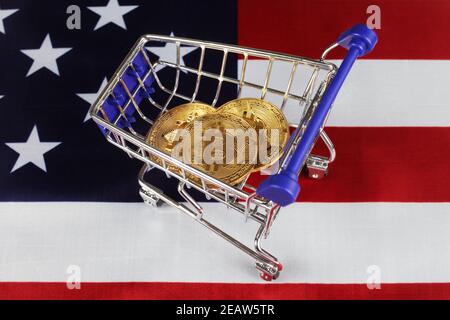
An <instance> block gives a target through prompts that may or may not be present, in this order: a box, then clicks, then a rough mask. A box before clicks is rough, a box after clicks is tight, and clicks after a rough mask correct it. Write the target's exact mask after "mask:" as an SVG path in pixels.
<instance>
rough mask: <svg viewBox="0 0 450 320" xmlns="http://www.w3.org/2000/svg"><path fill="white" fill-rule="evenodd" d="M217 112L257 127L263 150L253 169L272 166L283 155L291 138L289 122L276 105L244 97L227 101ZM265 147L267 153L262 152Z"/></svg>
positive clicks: (259, 145) (260, 146)
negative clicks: (236, 117)
mask: <svg viewBox="0 0 450 320" xmlns="http://www.w3.org/2000/svg"><path fill="white" fill-rule="evenodd" d="M217 112H218V113H230V114H234V115H236V116H238V117H241V118H242V119H244V120H245V121H247V122H248V123H249V124H250V125H251V126H252V127H253V128H255V129H256V132H257V133H258V147H259V149H261V150H259V157H258V162H257V164H256V165H255V167H254V169H253V171H258V170H261V169H264V168H267V167H270V166H271V165H272V164H274V163H275V162H276V161H277V160H278V159H279V158H280V157H281V155H282V152H283V149H284V147H285V145H286V143H287V141H288V138H289V123H288V122H287V120H286V117H285V116H284V114H283V112H282V111H281V110H280V109H278V108H277V107H276V106H274V105H273V104H271V103H269V102H267V101H264V100H261V99H256V98H243V99H236V100H232V101H229V102H227V103H225V104H224V105H222V106H221V107H220V108H219V109H218V110H217ZM261 129H266V131H265V130H261ZM275 135H276V136H275ZM276 138H278V140H277V139H276ZM263 148H264V149H266V152H265V153H266V154H263V153H262V149H263Z"/></svg>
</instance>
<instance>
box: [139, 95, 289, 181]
mask: <svg viewBox="0 0 450 320" xmlns="http://www.w3.org/2000/svg"><path fill="white" fill-rule="evenodd" d="M288 138H289V125H288V122H287V120H286V118H285V116H284V114H283V113H282V112H281V110H280V109H278V108H277V107H276V106H274V105H273V104H271V103H269V102H267V101H264V100H261V99H255V98H243V99H236V100H232V101H229V102H227V103H225V104H224V105H222V106H220V107H219V108H218V109H215V108H213V107H211V106H209V105H206V104H202V103H187V104H183V105H180V106H177V107H175V108H173V109H171V110H169V111H167V112H165V113H164V114H162V115H161V116H160V117H159V118H158V120H157V121H155V123H154V125H153V127H152V128H151V130H150V132H149V134H148V137H147V142H148V144H149V145H151V146H153V147H155V148H156V149H158V150H160V151H162V152H164V153H166V154H168V155H170V156H171V157H173V158H176V159H178V160H181V161H183V162H184V163H186V164H188V165H190V166H192V167H194V168H196V169H198V170H200V171H202V172H204V173H206V174H208V175H210V176H212V177H214V178H216V179H218V180H220V181H222V182H224V183H226V184H229V185H233V186H235V185H238V184H239V183H241V182H242V181H244V180H246V178H247V177H248V176H249V174H250V173H251V172H255V171H259V170H261V169H264V168H267V167H269V166H271V165H273V164H274V163H275V162H276V161H277V160H278V159H279V157H280V156H281V154H282V151H283V149H284V147H285V145H286V143H287V141H288ZM150 159H151V160H152V161H154V162H156V163H158V164H160V165H161V163H162V161H161V159H159V158H158V157H156V156H151V158H150ZM167 168H168V169H169V170H171V171H174V172H178V173H180V172H181V170H180V169H179V168H178V167H176V166H175V165H172V164H170V165H168V167H167ZM187 177H188V179H189V180H190V181H192V182H193V183H196V184H200V183H201V180H200V179H199V178H198V177H196V176H193V175H191V174H188V175H187Z"/></svg>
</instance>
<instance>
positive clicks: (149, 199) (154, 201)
mask: <svg viewBox="0 0 450 320" xmlns="http://www.w3.org/2000/svg"><path fill="white" fill-rule="evenodd" d="M139 194H140V195H141V198H142V200H144V203H145V204H147V205H149V206H152V207H160V206H161V205H162V200H161V199H160V198H159V197H158V196H156V195H155V194H154V193H153V192H149V191H147V190H145V189H143V188H141V190H140V191H139Z"/></svg>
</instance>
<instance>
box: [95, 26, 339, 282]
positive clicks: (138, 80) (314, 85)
mask: <svg viewBox="0 0 450 320" xmlns="http://www.w3.org/2000/svg"><path fill="white" fill-rule="evenodd" d="M154 42H158V43H161V44H164V45H171V46H172V47H173V49H174V50H176V61H175V62H173V61H172V62H171V61H164V60H162V58H163V57H160V58H159V59H157V60H155V61H152V59H151V57H150V55H149V52H148V51H147V49H146V46H147V45H148V44H149V43H154ZM339 44H341V45H342V41H340V42H336V43H333V44H332V45H331V46H329V47H328V48H327V49H326V50H325V51H324V52H323V54H322V56H321V58H320V59H319V60H313V59H308V58H303V57H297V56H292V55H285V54H280V53H275V52H271V51H265V50H257V49H251V48H245V47H241V46H234V45H224V44H220V43H215V42H209V41H199V40H192V39H186V38H178V37H173V36H160V35H144V36H142V37H141V38H140V39H139V40H138V41H137V42H136V43H135V45H134V46H133V48H132V49H131V51H130V52H129V54H128V55H127V57H126V58H125V59H124V61H123V62H122V63H121V65H120V66H119V68H118V69H117V71H116V72H115V73H114V75H113V77H112V78H111V79H110V81H109V82H108V84H107V86H106V87H105V88H104V89H103V91H102V92H101V93H100V95H99V97H98V98H97V100H96V101H95V103H94V104H93V105H92V106H91V109H90V115H91V117H92V119H93V120H94V121H95V122H96V123H97V124H98V125H99V127H100V128H101V129H102V131H103V133H104V135H105V137H106V139H107V140H108V142H110V143H112V144H113V145H115V146H116V147H118V148H119V149H121V150H123V151H125V152H126V153H127V154H128V155H129V156H130V157H132V158H136V159H138V160H141V161H143V162H144V165H143V167H142V169H141V170H140V173H139V176H138V181H139V185H140V191H139V193H140V195H141V197H142V198H143V200H144V202H145V203H147V204H149V205H151V206H158V205H159V204H160V203H161V202H164V203H166V204H169V205H171V206H173V207H175V208H177V209H179V210H180V211H181V212H183V213H185V214H187V215H188V216H190V217H192V218H193V219H194V220H196V221H197V222H199V223H200V224H202V225H203V226H205V227H206V228H208V229H209V230H211V231H213V232H214V233H216V234H217V235H219V236H220V237H222V238H223V239H225V240H226V241H228V242H229V243H231V244H232V245H234V246H235V247H237V248H238V249H240V250H241V251H242V252H244V253H246V254H247V255H249V256H250V257H251V258H253V259H254V260H255V261H256V268H257V269H258V270H259V271H260V276H261V278H262V279H264V280H267V281H270V280H272V279H276V278H277V277H278V275H279V273H280V271H281V270H282V264H281V263H280V262H279V261H278V259H277V258H276V257H275V256H274V255H272V254H271V253H269V252H267V251H266V250H264V249H263V247H262V240H263V239H264V238H267V236H268V235H269V232H270V229H271V226H272V224H273V222H274V220H275V218H276V217H277V215H278V213H279V211H280V207H281V206H282V205H283V204H281V205H280V204H279V203H277V201H273V199H270V197H264V196H261V195H260V194H259V193H258V192H257V186H252V185H251V184H250V183H248V181H247V179H246V180H244V181H243V182H242V183H240V184H239V185H238V186H231V185H228V184H226V183H224V182H222V181H220V180H217V179H215V178H214V177H212V176H210V175H208V174H206V173H204V172H202V171H199V170H197V169H195V168H194V167H191V166H190V165H188V164H185V163H183V162H181V161H178V160H177V159H175V158H172V157H170V156H169V155H167V154H165V153H163V152H161V151H159V150H157V149H155V148H153V147H152V146H150V145H149V144H147V143H146V135H145V134H140V133H139V132H138V130H137V129H136V130H135V128H134V123H135V122H136V121H137V120H139V121H141V122H144V123H145V124H146V125H147V127H148V131H149V130H150V128H151V126H152V125H153V123H154V121H155V119H157V117H158V116H159V115H161V114H163V113H164V112H166V111H167V110H169V109H170V108H171V107H174V105H173V100H174V98H175V97H176V98H178V99H181V100H183V101H186V102H204V103H208V104H210V105H212V106H213V107H216V104H217V102H218V101H219V97H220V94H221V89H222V85H223V84H224V83H228V84H232V85H235V86H236V87H237V97H238V98H242V97H245V89H248V88H251V89H252V90H254V91H255V90H256V91H257V92H258V93H259V96H258V97H259V98H261V99H266V98H267V97H268V95H271V96H277V97H279V98H281V101H282V102H281V104H280V105H279V108H280V109H281V110H283V109H284V108H285V107H286V105H287V104H290V103H292V102H295V103H297V104H298V106H299V107H300V108H301V109H302V117H301V120H300V122H298V123H290V125H291V126H293V127H295V128H297V129H296V130H295V131H294V133H293V134H292V135H291V139H290V141H289V142H288V146H287V147H286V148H285V151H284V153H283V155H282V157H281V159H280V161H279V166H278V169H277V171H276V172H277V173H278V174H280V173H282V172H283V170H285V169H286V167H287V166H288V165H289V162H290V161H291V159H292V158H293V157H294V156H295V151H296V150H297V149H298V146H299V144H300V143H301V141H302V137H303V135H304V133H305V129H307V128H308V124H309V123H310V122H311V120H312V119H314V117H315V113H316V109H317V108H318V106H319V105H320V102H321V100H322V97H323V96H324V94H325V93H326V92H327V89H328V88H329V87H330V84H331V83H332V82H333V78H334V77H335V76H336V73H337V72H338V68H337V67H336V66H335V65H334V64H333V63H330V62H326V61H325V58H326V56H327V54H328V53H329V52H330V51H331V50H333V49H334V48H336V47H337V46H338V45H339ZM183 46H191V47H197V48H198V49H199V50H200V55H199V62H198V66H197V67H196V68H193V67H190V66H188V65H185V64H183V63H182V57H181V48H182V47H183ZM208 50H214V52H221V53H222V54H223V56H222V61H221V66H220V71H219V72H217V73H214V72H210V71H207V70H204V65H203V64H204V59H205V55H206V53H207V52H208ZM231 54H235V55H239V56H240V57H243V59H242V60H241V61H242V64H241V65H242V66H241V69H240V73H239V76H238V77H236V78H232V77H230V76H228V75H226V74H225V69H226V65H227V59H228V58H229V55H231ZM254 58H256V59H264V60H266V61H267V63H268V65H267V70H266V72H265V77H264V79H263V81H262V83H255V82H251V81H248V79H247V77H246V72H247V71H248V70H247V65H248V61H249V59H254ZM153 60H154V59H153ZM276 62H282V63H287V64H289V65H290V68H291V69H290V76H289V79H288V82H287V86H286V88H285V89H284V90H280V89H278V88H274V87H272V86H271V85H270V79H271V74H272V72H273V67H274V65H275V64H276ZM163 67H167V68H171V69H172V70H174V71H175V75H176V76H175V80H174V82H173V87H172V88H169V87H168V86H167V85H165V84H163V81H162V80H161V79H160V77H159V76H158V72H159V69H161V68H163ZM300 67H301V68H303V69H305V68H306V69H307V70H308V73H307V75H306V79H307V81H306V85H305V86H304V87H303V88H302V91H301V92H296V91H294V90H293V88H292V87H293V82H294V78H295V76H296V73H297V72H298V69H300ZM182 72H187V73H189V74H191V75H194V76H195V81H196V83H195V89H194V90H193V91H192V94H190V95H186V94H183V93H180V92H179V84H180V76H181V73H182ZM130 77H131V78H130ZM133 77H134V78H133ZM204 77H206V78H210V79H214V80H216V81H217V88H216V92H215V95H214V98H213V100H212V101H200V100H198V93H199V87H200V83H201V81H202V79H203V78H204ZM130 79H131V80H130ZM133 79H134V80H133ZM154 90H157V91H159V92H161V93H165V94H166V95H167V98H165V101H163V103H160V102H157V101H155V100H154V99H153V98H152V97H153V92H154ZM144 100H145V101H146V102H147V103H149V105H150V106H152V107H154V108H156V109H155V110H157V113H158V115H157V116H156V118H154V119H152V118H151V117H149V116H148V115H147V114H146V112H145V110H144V109H143V108H142V107H141V106H140V103H141V102H142V101H144ZM111 106H113V107H111ZM113 109H114V111H113V112H111V110H113ZM330 110H331V104H330V105H329V106H328V110H327V112H326V113H327V114H326V117H327V116H328V114H329V112H330ZM135 116H136V118H137V119H136V118H135ZM325 120H326V119H324V121H323V123H322V124H321V125H320V130H318V132H316V137H315V139H317V137H319V136H320V137H321V139H322V140H323V141H324V143H325V145H326V146H327V148H328V150H329V155H328V156H318V155H312V154H309V152H308V155H307V159H306V160H305V161H304V163H303V164H302V167H303V165H304V164H306V167H307V169H308V172H309V175H310V177H312V178H321V177H323V176H324V175H325V174H326V173H327V172H328V165H329V163H331V162H332V161H334V159H335V157H336V151H335V148H334V146H333V143H332V142H331V140H330V138H329V137H328V136H327V135H326V133H325V131H323V126H324V124H325ZM310 149H311V146H310ZM155 157H157V158H158V159H160V161H159V162H156V161H153V160H152V159H154V158H155ZM174 166H175V167H176V168H178V170H169V167H170V168H173V167H174ZM152 170H161V171H163V172H164V173H165V174H166V176H167V178H174V179H177V180H178V181H179V183H178V193H179V194H180V195H181V196H182V198H183V199H185V200H186V203H182V202H179V201H176V200H174V199H172V198H171V197H169V196H167V195H166V194H165V193H164V192H162V191H161V190H160V189H159V188H158V187H156V186H154V185H153V184H152V183H151V181H149V179H148V177H149V176H150V175H149V174H148V173H149V172H151V171H152ZM299 171H300V170H298V172H297V174H298V173H299ZM191 175H194V176H196V177H197V179H198V180H199V181H200V183H192V180H190V179H189V178H188V177H189V176H191ZM247 178H248V177H247ZM191 188H193V189H196V190H198V191H200V192H202V193H203V194H204V195H205V197H206V199H208V200H209V199H212V200H215V201H217V202H220V203H223V204H224V205H225V206H226V207H227V208H229V209H232V210H234V211H236V212H239V213H241V214H242V215H243V217H244V219H245V221H247V220H248V219H250V220H252V221H254V222H256V223H257V224H258V225H259V227H258V229H257V232H256V235H255V237H254V241H253V248H251V247H249V246H247V245H245V244H243V243H242V242H241V241H239V240H237V239H236V238H233V237H232V236H230V235H229V234H228V233H227V232H225V231H223V230H222V229H221V228H219V227H217V226H216V225H214V224H212V223H211V222H209V221H208V220H207V219H206V217H205V212H204V211H203V208H202V206H201V204H200V203H199V202H198V201H197V200H195V199H194V198H193V197H192V196H191V195H190V193H189V189H191Z"/></svg>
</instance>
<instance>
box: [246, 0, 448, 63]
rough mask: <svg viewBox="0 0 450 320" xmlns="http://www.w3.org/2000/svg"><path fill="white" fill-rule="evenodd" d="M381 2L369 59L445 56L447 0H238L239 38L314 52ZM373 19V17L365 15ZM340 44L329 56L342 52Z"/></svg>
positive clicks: (261, 45) (289, 50)
mask: <svg viewBox="0 0 450 320" xmlns="http://www.w3.org/2000/svg"><path fill="white" fill-rule="evenodd" d="M373 4H376V5H378V6H379V8H380V10H381V11H380V13H381V14H380V16H381V29H380V30H376V31H377V34H378V37H379V43H378V45H377V47H376V48H375V50H374V51H373V52H372V53H370V55H369V56H368V58H369V59H450V30H449V24H448V20H449V18H450V2H449V1H446V0H429V1H423V0H413V1H391V0H379V1H376V3H374V2H373V1H370V0H360V1H353V0H340V1H328V0H315V1H296V0H290V1H284V2H283V3H282V4H279V5H273V1H270V0H262V1H261V0H240V1H239V7H238V24H239V28H238V41H239V44H241V45H245V46H250V47H255V48H264V49H268V50H274V51H279V52H286V53H291V54H295V55H301V56H306V57H314V58H319V57H320V55H321V53H322V51H323V50H324V49H325V48H326V47H327V46H328V45H330V44H331V43H333V42H334V41H336V39H337V37H338V36H339V34H340V33H341V32H343V31H344V30H346V29H348V28H349V27H350V26H352V25H354V24H356V23H366V22H367V20H368V17H369V16H370V15H371V14H372V12H371V13H369V14H367V13H366V12H367V8H368V7H369V6H370V5H373ZM369 22H372V21H369ZM343 54H344V50H341V51H340V53H339V54H337V55H335V54H332V55H331V57H343Z"/></svg>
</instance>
